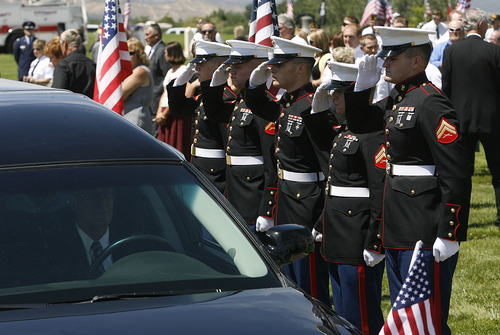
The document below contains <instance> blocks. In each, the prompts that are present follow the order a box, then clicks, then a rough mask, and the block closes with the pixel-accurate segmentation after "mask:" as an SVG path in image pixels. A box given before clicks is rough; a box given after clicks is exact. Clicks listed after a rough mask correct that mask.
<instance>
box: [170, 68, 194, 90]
mask: <svg viewBox="0 0 500 335" xmlns="http://www.w3.org/2000/svg"><path fill="white" fill-rule="evenodd" d="M195 68H196V64H195V63H189V64H188V66H186V68H185V69H184V71H183V72H182V73H181V74H180V75H179V77H177V79H176V80H175V81H174V86H182V85H184V84H185V83H187V82H188V81H189V79H191V78H192V77H193V75H194V74H195V73H196V70H195Z"/></svg>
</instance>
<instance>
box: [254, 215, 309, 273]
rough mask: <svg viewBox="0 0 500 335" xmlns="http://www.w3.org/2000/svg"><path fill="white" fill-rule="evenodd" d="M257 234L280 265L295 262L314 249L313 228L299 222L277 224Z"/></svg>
mask: <svg viewBox="0 0 500 335" xmlns="http://www.w3.org/2000/svg"><path fill="white" fill-rule="evenodd" d="M257 236H258V237H259V239H260V240H261V241H262V243H264V245H265V246H266V249H267V251H268V252H269V253H270V254H271V256H272V257H273V258H274V259H275V260H276V261H277V262H278V263H279V264H280V265H286V264H289V263H292V262H295V261H297V260H299V259H302V258H304V257H306V256H307V255H309V254H310V253H312V252H313V251H314V237H313V236H312V233H311V230H309V228H307V227H304V226H301V225H298V224H284V225H279V226H275V227H272V228H270V229H269V230H268V231H266V232H262V233H257Z"/></svg>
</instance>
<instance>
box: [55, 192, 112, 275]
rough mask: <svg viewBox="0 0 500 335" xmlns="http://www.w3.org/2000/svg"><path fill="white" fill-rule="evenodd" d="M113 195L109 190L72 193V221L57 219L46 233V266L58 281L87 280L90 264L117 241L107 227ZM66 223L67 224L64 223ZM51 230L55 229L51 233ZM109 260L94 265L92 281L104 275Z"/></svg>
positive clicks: (110, 262) (65, 218)
mask: <svg viewBox="0 0 500 335" xmlns="http://www.w3.org/2000/svg"><path fill="white" fill-rule="evenodd" d="M114 199H115V195H114V191H113V189H112V188H111V187H97V188H92V189H78V190H75V191H74V192H73V200H74V204H73V208H72V209H73V215H72V217H73V218H67V217H60V218H59V220H60V224H57V225H54V226H53V229H52V231H51V233H50V235H51V241H50V242H49V243H48V248H49V250H51V251H50V252H49V255H50V258H51V260H50V263H51V264H54V267H53V269H54V271H55V272H56V271H57V273H54V275H55V276H56V278H57V279H58V280H60V281H66V280H78V279H87V278H89V277H91V275H90V270H91V266H92V264H93V263H94V262H95V261H96V260H98V258H99V256H100V254H101V253H102V251H103V250H104V249H106V248H107V247H108V246H109V245H110V244H112V243H113V242H115V241H116V240H117V239H116V238H114V237H115V235H116V232H115V231H114V229H113V228H115V227H114V226H115V225H110V223H111V220H112V219H113V208H114V207H113V206H114ZM68 221H69V222H68ZM54 227H56V228H55V229H54ZM112 259H113V256H109V257H107V258H106V259H105V260H104V261H102V262H101V261H100V262H99V263H100V264H96V265H95V267H97V269H95V272H94V273H93V276H92V277H96V276H99V275H101V274H102V273H104V272H105V270H106V269H108V268H109V267H110V266H111V265H112V262H113V261H112Z"/></svg>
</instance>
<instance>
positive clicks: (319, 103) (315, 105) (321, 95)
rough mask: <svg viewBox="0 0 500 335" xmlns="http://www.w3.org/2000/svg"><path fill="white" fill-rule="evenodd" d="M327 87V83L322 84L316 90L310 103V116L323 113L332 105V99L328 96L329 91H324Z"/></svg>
mask: <svg viewBox="0 0 500 335" xmlns="http://www.w3.org/2000/svg"><path fill="white" fill-rule="evenodd" d="M328 85H329V83H323V84H321V85H319V87H318V88H317V89H316V93H314V98H313V102H312V111H311V114H316V113H319V112H322V111H325V110H327V109H329V108H330V106H331V105H332V97H331V96H330V93H329V91H328V90H326V89H325V88H326V87H327V86H328Z"/></svg>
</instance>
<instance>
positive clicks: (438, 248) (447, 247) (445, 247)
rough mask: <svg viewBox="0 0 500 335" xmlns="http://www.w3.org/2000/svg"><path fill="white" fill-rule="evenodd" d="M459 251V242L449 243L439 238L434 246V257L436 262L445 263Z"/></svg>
mask: <svg viewBox="0 0 500 335" xmlns="http://www.w3.org/2000/svg"><path fill="white" fill-rule="evenodd" d="M459 249H460V244H459V243H458V242H457V241H448V240H444V239H442V238H439V237H438V238H436V241H435V242H434V245H433V246H432V255H434V259H435V260H436V262H443V261H445V260H447V259H448V258H450V257H451V256H453V255H454V254H456V253H457V252H458V250H459Z"/></svg>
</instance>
